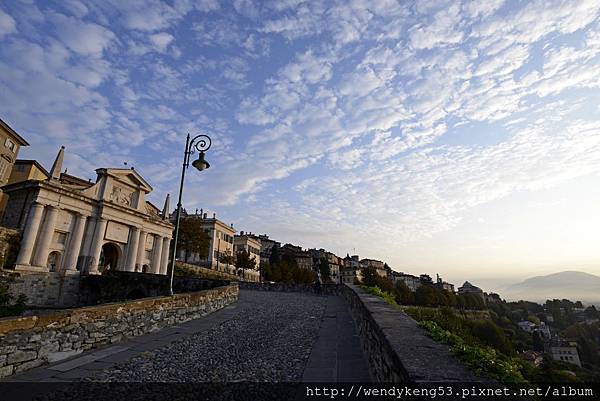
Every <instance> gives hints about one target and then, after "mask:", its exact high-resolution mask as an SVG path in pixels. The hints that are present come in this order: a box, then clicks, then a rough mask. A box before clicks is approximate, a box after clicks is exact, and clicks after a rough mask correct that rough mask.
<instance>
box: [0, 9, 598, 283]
mask: <svg viewBox="0 0 600 401" xmlns="http://www.w3.org/2000/svg"><path fill="white" fill-rule="evenodd" d="M599 12H600V3H598V2H596V1H591V0H590V1H575V0H571V1H527V2H524V1H502V0H494V1H492V0H490V1H477V2H475V1H463V2H459V1H418V2H404V1H402V2H400V1H389V0H382V1H368V0H344V1H329V2H314V1H311V2H302V1H297V0H288V1H274V2H267V1H252V0H236V1H233V2H227V3H224V2H218V1H216V0H203V1H192V0H180V1H176V0H174V1H168V2H159V1H129V0H128V1H116V0H115V1H112V0H102V1H100V0H99V1H81V2H80V1H76V0H62V1H57V2H51V1H39V2H35V1H3V2H0V93H1V95H0V106H1V109H0V110H1V117H2V118H3V119H4V120H5V121H7V122H8V123H9V124H11V126H12V127H13V128H14V129H16V130H17V131H18V132H20V133H21V134H22V135H23V136H25V137H26V138H27V139H28V140H29V141H30V142H31V144H32V146H31V147H29V148H25V149H23V151H22V153H21V155H20V156H21V157H23V158H36V159H39V160H40V161H41V162H42V163H43V164H44V165H46V166H49V165H50V164H51V162H52V159H53V157H54V155H55V154H56V151H57V149H58V147H59V146H60V145H65V146H66V148H67V154H66V164H65V165H66V166H67V167H68V169H69V172H70V173H73V174H76V175H79V176H82V177H84V178H93V176H94V173H93V171H94V169H95V168H98V167H108V166H122V165H123V163H124V162H127V163H128V165H130V166H131V165H133V166H135V168H136V169H137V170H138V171H140V173H141V174H142V175H143V176H144V177H145V178H146V179H147V180H148V181H149V182H150V183H151V184H152V185H153V187H154V189H155V191H154V193H153V196H152V198H151V199H152V200H153V201H154V202H155V203H156V204H162V199H163V198H164V196H165V194H166V193H169V192H170V193H171V194H172V196H174V195H175V192H176V190H177V183H178V177H179V173H180V163H181V153H182V148H183V144H184V141H185V135H186V133H187V132H190V133H193V134H194V133H207V134H209V135H210V136H211V137H212V138H213V147H212V148H211V150H210V151H209V153H208V154H207V159H208V160H209V161H210V163H211V168H210V169H209V170H207V171H205V172H202V173H196V172H194V171H192V170H189V174H188V178H187V180H186V192H185V196H184V198H185V206H186V207H187V208H188V209H192V210H193V209H194V208H195V207H204V208H205V209H208V210H210V211H211V212H212V211H216V212H217V214H218V216H220V217H221V218H222V219H223V220H225V221H226V222H228V223H229V222H232V223H234V225H235V227H236V228H237V229H238V230H245V231H253V232H259V233H262V232H265V233H268V234H270V235H271V236H272V237H274V238H276V239H279V240H281V241H283V242H286V241H291V242H294V243H296V244H299V245H302V246H304V247H314V246H318V247H325V248H327V249H331V250H332V251H334V252H336V253H338V254H341V255H345V253H346V252H350V253H352V252H353V250H356V252H358V253H359V254H360V255H361V256H362V257H372V258H378V259H382V260H386V261H388V263H389V264H390V265H391V266H392V267H393V268H395V269H396V270H399V271H407V272H411V273H420V272H423V271H427V272H429V273H430V274H435V273H436V272H439V273H440V274H442V275H443V276H444V277H446V278H448V279H450V280H454V281H456V282H462V280H464V279H467V278H468V279H470V280H472V281H475V282H476V283H481V284H482V285H483V286H484V287H485V286H487V287H488V288H498V287H499V286H501V285H503V283H509V282H512V281H515V280H518V279H520V278H525V277H528V276H531V275H536V274H543V273H549V272H554V271H558V270H565V269H579V270H585V271H588V272H591V273H596V274H598V273H600V247H598V245H597V244H598V229H597V227H600V190H599V188H600V117H599V116H600V108H599V105H600V91H599V86H600V72H599V71H600V68H599V67H600V66H599V64H600V25H599ZM494 286H495V287H494Z"/></svg>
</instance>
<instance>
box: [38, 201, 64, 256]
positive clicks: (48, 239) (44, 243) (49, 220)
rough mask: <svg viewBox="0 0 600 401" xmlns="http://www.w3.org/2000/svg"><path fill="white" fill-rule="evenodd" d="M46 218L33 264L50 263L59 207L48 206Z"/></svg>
mask: <svg viewBox="0 0 600 401" xmlns="http://www.w3.org/2000/svg"><path fill="white" fill-rule="evenodd" d="M45 209H46V218H45V219H44V223H43V225H42V230H41V231H40V233H39V238H38V241H37V246H36V250H35V255H34V257H33V265H34V266H41V267H46V264H47V263H48V252H49V248H50V244H51V243H52V237H54V226H55V225H56V216H57V215H58V209H57V208H55V207H54V206H50V205H48V206H46V208H45Z"/></svg>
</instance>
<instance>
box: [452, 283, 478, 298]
mask: <svg viewBox="0 0 600 401" xmlns="http://www.w3.org/2000/svg"><path fill="white" fill-rule="evenodd" d="M458 294H459V295H463V294H475V295H477V296H479V297H481V299H485V298H484V296H483V291H482V290H481V288H479V287H476V286H474V285H473V284H471V283H469V282H468V281H465V283H464V284H463V285H462V287H458Z"/></svg>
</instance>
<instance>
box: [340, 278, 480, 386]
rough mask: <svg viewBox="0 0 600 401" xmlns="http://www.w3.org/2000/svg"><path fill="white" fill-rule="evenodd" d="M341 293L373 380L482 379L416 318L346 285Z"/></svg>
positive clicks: (418, 381)
mask: <svg viewBox="0 0 600 401" xmlns="http://www.w3.org/2000/svg"><path fill="white" fill-rule="evenodd" d="M341 293H342V296H343V297H344V298H345V299H346V301H347V302H348V306H349V307H350V311H351V313H352V317H353V318H354V321H355V323H356V327H357V329H358V332H359V336H360V340H361V346H362V348H363V352H364V354H365V355H366V356H367V357H368V364H369V369H370V371H371V377H372V378H373V379H374V380H375V381H378V382H393V383H401V382H410V383H431V382H481V381H486V380H484V379H482V378H480V377H477V376H475V375H474V374H473V373H471V372H470V371H469V370H468V369H467V368H466V367H464V366H463V365H462V364H461V363H460V362H459V361H458V360H457V359H456V358H454V357H453V356H452V355H451V354H450V348H449V347H448V346H446V345H444V344H441V343H438V342H435V341H434V340H432V339H431V338H430V337H428V336H427V334H426V333H425V331H424V330H423V329H421V328H420V327H419V326H418V325H417V322H416V321H414V320H413V319H412V318H411V317H410V316H408V315H407V314H405V313H404V312H402V311H401V310H399V309H396V308H394V307H393V306H391V305H389V304H388V303H386V302H385V301H384V300H383V299H381V298H379V297H377V296H375V295H370V294H368V293H366V292H364V291H362V290H361V289H360V288H359V287H356V286H354V285H349V284H347V285H345V286H344V287H343V289H342V291H341Z"/></svg>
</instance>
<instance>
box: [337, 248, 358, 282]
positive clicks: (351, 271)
mask: <svg viewBox="0 0 600 401" xmlns="http://www.w3.org/2000/svg"><path fill="white" fill-rule="evenodd" d="M362 279H363V275H362V270H361V268H360V260H359V257H358V255H352V256H350V255H349V254H348V255H346V257H345V258H344V259H343V262H342V265H341V267H340V281H341V282H342V284H354V282H355V281H356V280H358V281H362Z"/></svg>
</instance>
